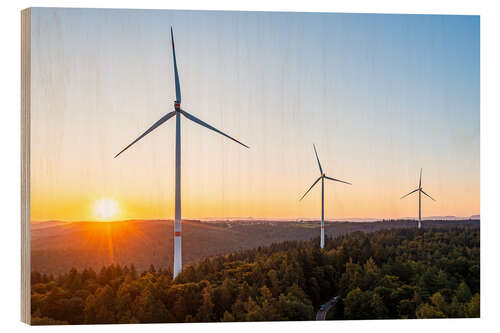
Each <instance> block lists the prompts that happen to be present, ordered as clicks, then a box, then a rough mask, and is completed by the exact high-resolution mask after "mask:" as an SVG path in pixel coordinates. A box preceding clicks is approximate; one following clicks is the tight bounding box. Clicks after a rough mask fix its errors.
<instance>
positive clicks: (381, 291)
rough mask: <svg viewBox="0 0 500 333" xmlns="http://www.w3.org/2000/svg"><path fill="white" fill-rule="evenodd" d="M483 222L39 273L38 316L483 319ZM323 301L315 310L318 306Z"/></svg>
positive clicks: (34, 298) (74, 319)
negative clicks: (160, 263)
mask: <svg viewBox="0 0 500 333" xmlns="http://www.w3.org/2000/svg"><path fill="white" fill-rule="evenodd" d="M479 271H480V269H479V230H478V229H458V228H456V229H448V230H446V231H443V229H428V230H425V231H422V230H411V229H390V230H382V231H377V232H373V233H368V234H365V233H362V232H355V233H352V234H349V235H345V236H341V237H338V238H335V239H328V242H327V248H325V249H323V250H322V249H320V248H319V247H318V241H317V239H313V240H310V241H304V242H297V241H289V242H283V243H280V244H272V245H270V246H268V247H263V248H256V249H252V250H247V251H241V252H236V253H231V254H228V255H224V256H217V257H214V258H211V259H203V260H201V261H199V262H198V263H196V264H193V265H190V266H186V267H185V269H184V270H183V272H182V273H181V274H180V275H179V276H178V277H177V278H176V279H175V280H172V278H171V272H170V271H169V270H162V269H160V268H158V267H154V266H153V265H151V267H150V268H149V269H148V270H147V271H146V272H144V273H142V274H140V275H139V274H138V273H137V271H136V270H135V268H134V266H131V267H128V266H125V267H122V266H119V265H111V266H108V267H103V268H102V269H101V270H100V271H99V272H98V273H96V272H95V271H93V270H92V269H85V270H83V271H77V270H76V269H71V270H70V271H69V272H68V273H66V274H61V275H59V276H57V277H53V276H47V275H45V274H41V273H38V272H33V273H32V275H31V276H32V280H31V281H32V290H31V292H32V295H31V306H32V314H33V316H32V323H33V324H37V325H44V324H64V323H69V324H83V323H154V322H210V321H271V320H312V319H314V317H315V315H316V310H317V309H318V308H319V306H320V305H321V304H323V303H325V302H326V301H328V300H330V299H331V298H332V297H333V296H337V295H339V296H341V298H340V299H339V300H338V301H337V303H336V304H335V306H334V307H333V308H332V309H331V310H330V312H329V313H328V315H327V318H328V319H379V318H445V317H479V312H480V301H479V300H480V296H479ZM315 309H316V310H315Z"/></svg>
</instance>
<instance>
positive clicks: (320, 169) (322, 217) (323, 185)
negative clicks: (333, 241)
mask: <svg viewBox="0 0 500 333" xmlns="http://www.w3.org/2000/svg"><path fill="white" fill-rule="evenodd" d="M313 148H314V154H315V155H316V160H317V161H318V166H319V174H320V176H319V177H318V179H316V181H315V182H314V183H313V184H312V185H311V187H309V189H308V190H307V192H306V193H304V195H303V196H302V198H300V200H299V201H301V200H302V199H304V197H305V196H306V195H307V193H309V191H310V190H312V188H313V187H314V185H316V184H317V183H318V182H319V180H320V179H321V243H320V246H321V248H322V249H323V248H324V247H325V179H329V180H333V181H335V182H340V183H344V184H349V185H352V184H351V183H348V182H345V181H343V180H339V179H335V178H331V177H328V176H327V175H325V173H324V172H323V168H322V167H321V163H320V162H319V157H318V153H317V152H316V146H315V145H314V144H313Z"/></svg>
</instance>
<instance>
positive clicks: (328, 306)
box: [316, 296, 340, 320]
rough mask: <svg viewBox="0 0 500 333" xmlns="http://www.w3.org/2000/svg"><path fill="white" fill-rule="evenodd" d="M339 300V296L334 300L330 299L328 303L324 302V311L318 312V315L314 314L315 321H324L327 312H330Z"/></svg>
mask: <svg viewBox="0 0 500 333" xmlns="http://www.w3.org/2000/svg"><path fill="white" fill-rule="evenodd" d="M339 298H340V296H335V297H334V298H332V299H331V300H329V301H328V302H326V303H325V304H324V305H325V309H324V310H321V309H320V310H318V313H316V320H325V319H326V314H327V313H328V311H330V309H331V308H333V306H334V305H335V303H336V302H337V300H338V299H339Z"/></svg>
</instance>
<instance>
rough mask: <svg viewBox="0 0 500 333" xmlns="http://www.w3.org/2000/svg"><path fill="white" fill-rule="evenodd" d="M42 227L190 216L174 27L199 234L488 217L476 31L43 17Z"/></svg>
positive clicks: (36, 78) (283, 20)
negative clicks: (258, 223) (258, 221)
mask: <svg viewBox="0 0 500 333" xmlns="http://www.w3.org/2000/svg"><path fill="white" fill-rule="evenodd" d="M31 19H32V22H31V31H32V32H31V34H32V36H31V41H32V56H31V61H32V64H31V66H32V67H31V92H32V96H31V219H32V220H69V221H74V220H93V219H96V218H97V216H96V213H95V203H96V202H98V201H99V200H102V199H110V200H113V201H115V202H116V203H117V204H118V205H119V209H118V214H117V215H116V216H115V217H114V218H115V219H129V218H144V219H158V218H161V219H172V218H173V216H174V182H175V175H174V172H175V169H174V166H175V120H174V119H172V120H170V121H168V122H167V123H165V124H164V125H162V126H161V127H160V128H158V129H156V130H155V131H154V132H152V133H151V134H149V135H148V136H146V137H145V138H143V139H142V140H141V141H140V142H138V143H136V144H135V145H134V146H133V147H131V148H130V149H129V150H127V151H126V152H124V153H123V154H122V155H120V156H119V157H118V158H116V159H114V158H113V156H114V155H115V154H116V153H118V152H119V151H120V150H121V149H122V148H124V147H125V146H126V145H128V144H129V143H130V142H132V140H134V139H135V138H136V137H137V136H139V135H140V134H141V133H143V132H144V131H145V130H146V129H147V128H149V127H150V126H151V125H152V124H153V123H154V122H156V121H157V120H158V119H159V118H161V117H162V116H163V115H165V114H166V113H167V112H170V111H172V110H173V101H174V100H175V89H174V82H173V64H172V63H173V62H172V50H171V44H170V27H171V26H172V27H173V29H174V37H175V45H176V55H177V64H178V68H179V76H180V84H181V90H182V108H183V109H185V110H186V111H188V112H190V113H191V114H193V115H195V116H196V117H198V118H200V119H202V120H204V121H206V122H207V123H209V124H211V125H212V126H214V127H216V128H218V129H219V130H222V131H224V132H225V133H227V134H229V135H231V136H234V137H235V138H237V139H238V140H240V141H242V142H244V143H245V144H247V145H248V146H250V149H246V148H244V147H242V146H240V145H238V144H236V143H234V142H232V141H230V140H227V139H226V138H224V137H222V136H220V135H218V134H216V133H214V132H211V131H210V130H208V129H205V128H203V127H200V126H199V125H197V124H195V123H193V122H191V121H189V120H187V119H186V118H183V119H182V124H181V136H182V217H183V218H201V219H208V218H236V217H242V218H246V217H253V218H272V219H298V218H319V217H320V214H321V187H320V186H317V187H315V188H314V189H313V190H312V191H311V192H310V193H309V194H308V196H306V198H304V200H302V201H299V198H300V197H301V196H302V195H303V194H304V193H305V191H306V190H307V189H308V188H309V186H310V185H311V184H312V183H313V182H314V181H315V180H316V178H317V177H318V176H319V170H318V166H317V163H316V160H315V157H314V151H313V147H312V144H313V143H315V144H316V147H317V150H318V154H319V158H320V160H321V163H322V166H323V169H324V171H325V172H326V174H327V175H329V176H330V177H334V178H338V179H342V180H345V181H349V182H352V183H353V185H352V186H349V185H344V184H341V183H334V182H326V183H325V217H326V218H327V219H342V218H399V217H415V216H417V215H418V198H417V196H415V195H414V196H412V197H408V198H405V199H403V200H400V197H401V196H402V195H404V194H406V193H408V192H410V191H411V190H413V189H415V188H416V187H417V185H418V176H419V172H420V168H423V177H422V183H423V188H424V190H425V191H426V192H427V193H428V194H430V195H431V196H433V197H434V198H435V199H436V200H437V201H436V202H433V201H431V200H428V199H423V204H422V205H423V208H422V215H423V216H438V215H439V216H442V215H454V216H470V215H473V214H479V213H480V206H479V205H480V204H479V203H480V197H479V195H480V194H479V193H480V191H479V137H480V135H479V117H480V113H479V107H480V104H479V70H480V67H479V66H480V64H479V55H480V54H479V47H480V44H479V33H480V30H479V26H480V20H479V17H478V16H442V15H382V14H330V13H266V12H229V11H228V12H215V11H214V12H208V11H168V10H116V9H109V10H103V9H99V10H95V9H54V8H35V9H33V10H32V14H31Z"/></svg>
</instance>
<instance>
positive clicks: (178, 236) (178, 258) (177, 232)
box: [115, 27, 249, 278]
mask: <svg viewBox="0 0 500 333" xmlns="http://www.w3.org/2000/svg"><path fill="white" fill-rule="evenodd" d="M170 36H171V38H172V54H173V62H174V78H175V102H174V111H172V112H169V113H167V114H166V115H164V116H163V117H161V118H160V119H159V120H158V121H157V122H156V123H154V124H153V125H152V126H151V127H150V128H149V129H148V130H147V131H145V132H144V133H142V134H141V135H140V136H139V137H138V138H137V139H135V140H134V141H132V143H131V144H129V145H128V146H126V147H125V148H123V150H122V151H120V152H119V153H118V154H116V155H115V158H116V157H118V156H119V155H120V154H121V153H123V152H124V151H125V150H127V149H128V148H130V147H131V146H132V145H133V144H134V143H136V142H137V141H139V140H140V139H142V138H143V137H145V136H146V135H148V134H149V133H151V132H152V131H153V130H155V129H156V128H157V127H159V126H160V125H162V124H163V123H164V122H166V121H167V120H169V119H170V118H172V117H173V116H175V133H176V134H175V226H174V278H175V277H176V276H177V275H178V274H179V273H180V272H181V271H182V219H181V114H182V115H183V116H184V117H186V118H187V119H189V120H191V121H193V122H195V123H197V124H198V125H201V126H203V127H206V128H208V129H210V130H212V131H214V132H217V133H219V134H221V135H223V136H225V137H226V138H229V139H231V140H233V141H235V142H237V143H239V144H240V145H242V146H244V147H246V148H249V147H248V146H247V145H245V144H243V143H241V142H240V141H238V140H236V139H234V138H232V137H230V136H229V135H227V134H225V133H223V132H221V131H219V130H218V129H216V128H215V127H213V126H211V125H209V124H207V123H205V122H204V121H202V120H200V119H198V118H196V117H195V116H193V115H192V114H189V113H187V112H186V111H185V110H183V109H181V86H180V84H179V73H178V71H177V60H176V58H175V45H174V32H173V29H172V27H170Z"/></svg>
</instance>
